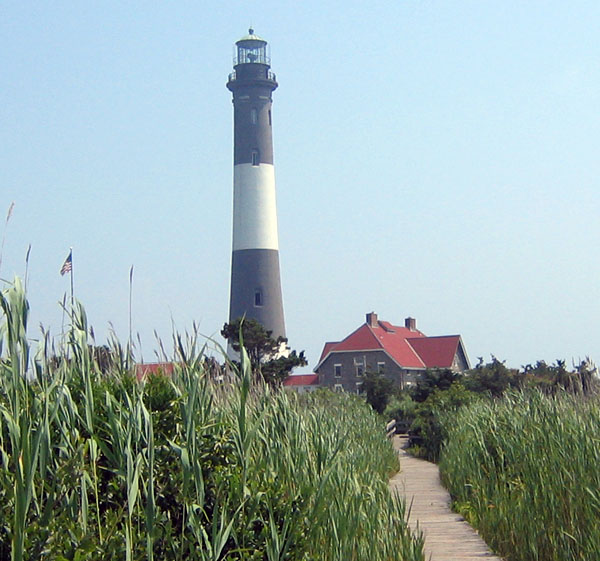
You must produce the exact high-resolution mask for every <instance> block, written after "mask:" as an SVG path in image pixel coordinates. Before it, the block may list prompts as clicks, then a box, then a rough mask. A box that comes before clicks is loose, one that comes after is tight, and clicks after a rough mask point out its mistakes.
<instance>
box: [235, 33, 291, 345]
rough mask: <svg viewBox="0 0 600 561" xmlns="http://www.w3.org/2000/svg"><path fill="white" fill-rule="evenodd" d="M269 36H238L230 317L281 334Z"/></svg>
mask: <svg viewBox="0 0 600 561" xmlns="http://www.w3.org/2000/svg"><path fill="white" fill-rule="evenodd" d="M270 62H271V61H270V58H269V56H268V51H267V42H266V41H265V40H264V39H261V38H260V37H259V36H257V35H255V34H254V30H253V29H249V30H248V35H246V36H245V37H242V38H241V39H240V40H239V41H237V42H236V56H235V59H234V71H233V72H232V73H231V74H230V75H229V80H228V82H227V88H228V89H229V90H231V92H232V93H233V112H234V113H233V114H234V117H233V121H234V141H233V144H234V148H233V164H234V167H233V253H232V259H231V295H230V302H229V322H230V323H231V322H233V321H235V320H236V319H238V318H240V317H242V316H246V317H248V318H253V319H255V320H257V321H258V322H259V323H260V324H262V325H263V327H265V329H267V330H269V331H272V336H273V338H275V339H276V338H277V337H279V336H282V337H285V323H284V319H283V300H282V296H281V279H280V276H279V241H278V236H277V208H276V206H277V205H276V201H275V168H274V166H273V132H272V130H273V129H272V117H271V104H272V93H273V91H274V90H275V88H277V81H276V80H275V74H273V73H272V72H271V65H270Z"/></svg>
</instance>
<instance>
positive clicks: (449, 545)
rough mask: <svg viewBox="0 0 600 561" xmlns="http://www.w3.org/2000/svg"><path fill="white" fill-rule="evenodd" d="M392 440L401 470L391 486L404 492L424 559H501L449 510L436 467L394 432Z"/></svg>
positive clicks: (412, 526)
mask: <svg viewBox="0 0 600 561" xmlns="http://www.w3.org/2000/svg"><path fill="white" fill-rule="evenodd" d="M393 442H394V448H395V449H396V450H397V451H398V454H399V456H400V472H399V473H397V474H396V475H395V476H394V477H392V479H390V488H391V489H392V490H397V491H398V492H399V493H400V495H402V496H404V498H405V500H406V508H407V517H408V523H409V526H410V527H411V528H412V529H413V530H417V531H421V532H423V536H424V537H425V559H427V560H428V561H429V560H431V561H470V560H477V559H486V560H487V561H501V559H500V558H499V557H496V556H495V555H493V554H492V553H491V551H490V550H489V548H488V547H487V545H486V544H485V542H484V541H483V540H482V539H481V538H480V537H479V534H477V532H476V531H475V530H474V529H473V528H472V527H471V526H469V524H467V522H465V519H464V518H463V517H462V516H460V515H459V514H456V513H455V512H452V511H451V510H450V495H449V494H448V491H446V489H444V487H442V484H441V483H440V475H439V470H438V467H437V466H436V465H435V464H432V463H430V462H426V461H425V460H419V459H417V458H413V457H412V456H411V455H410V454H408V453H407V452H406V451H405V450H404V444H405V443H406V438H402V437H399V436H395V437H394V441H393Z"/></svg>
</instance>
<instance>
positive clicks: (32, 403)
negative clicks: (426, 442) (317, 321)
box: [0, 280, 423, 561]
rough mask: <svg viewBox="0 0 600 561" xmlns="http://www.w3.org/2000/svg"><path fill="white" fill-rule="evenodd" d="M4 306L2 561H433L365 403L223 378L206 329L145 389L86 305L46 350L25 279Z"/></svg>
mask: <svg viewBox="0 0 600 561" xmlns="http://www.w3.org/2000/svg"><path fill="white" fill-rule="evenodd" d="M0 304H1V307H2V318H1V319H2V323H1V324H0V353H1V354H0V561H4V560H8V559H11V560H15V561H21V560H33V559H36V560H37V559H56V560H60V561H62V560H64V559H79V560H82V559H94V560H96V559H106V560H108V559H111V560H112V559H114V558H119V559H122V558H124V559H126V560H141V559H149V560H152V559H154V558H156V559H181V560H184V559H185V560H186V561H187V560H201V561H207V560H211V561H217V560H224V559H227V560H242V559H243V560H258V559H261V560H263V559H265V560H268V561H274V560H281V561H282V560H290V561H291V560H298V561H301V560H302V561H308V560H323V561H328V560H330V561H338V560H340V559H344V560H346V559H348V560H363V559H364V560H369V561H371V560H373V561H384V560H385V561H390V560H391V561H395V560H398V561H400V560H403V561H413V560H420V559H422V558H423V557H422V545H421V542H420V540H418V539H415V538H413V537H412V536H411V535H410V533H409V532H408V530H407V528H406V525H405V523H404V521H403V514H404V506H403V504H402V503H401V502H400V501H399V499H397V498H395V497H392V496H391V495H390V493H389V490H388V487H387V479H388V477H389V476H390V475H391V474H392V473H393V472H394V471H395V470H396V469H397V467H398V464H397V459H396V457H395V454H394V452H393V451H392V449H391V446H390V444H389V442H388V441H386V439H385V438H384V435H383V430H382V427H381V423H380V421H379V419H378V418H376V416H375V415H374V414H373V413H372V411H371V410H370V408H368V407H367V406H366V405H365V404H364V402H363V401H362V400H360V399H358V398H352V397H348V396H340V395H336V394H332V393H330V392H319V393H318V394H317V395H310V396H306V397H302V396H296V395H295V394H294V395H289V394H287V393H285V392H283V391H273V390H271V389H269V388H268V387H264V386H262V385H260V384H257V383H255V382H254V381H253V380H252V373H251V369H250V365H249V362H248V360H247V357H246V356H245V355H244V354H242V361H241V367H240V368H239V370H236V369H233V367H231V366H230V371H231V376H230V378H229V380H228V381H226V382H225V383H216V382H214V381H213V380H211V377H210V375H209V372H210V368H209V365H208V363H207V362H206V360H205V358H204V355H203V348H202V347H201V346H200V345H198V341H197V337H196V335H192V336H185V337H181V336H179V335H176V336H175V338H174V341H175V357H174V362H175V371H174V373H173V375H172V376H170V377H165V376H153V377H150V378H148V379H147V380H144V381H141V382H140V381H137V380H136V379H135V377H134V376H133V375H132V373H131V372H130V371H129V369H128V365H129V364H130V359H131V356H130V352H129V349H128V351H127V352H124V351H123V349H122V347H121V346H120V345H119V344H118V342H117V341H116V340H115V339H113V340H112V343H111V360H112V363H111V365H110V367H109V368H108V370H106V368H105V367H102V368H101V366H100V364H99V363H98V362H97V361H96V359H95V355H94V353H93V351H92V347H91V346H90V341H89V337H88V333H89V327H88V324H87V319H86V316H85V311H84V309H83V307H82V306H81V305H79V304H78V303H76V305H75V307H74V311H73V317H72V318H71V325H70V328H69V336H68V339H67V345H66V348H65V349H64V350H62V349H59V350H58V351H56V350H55V349H54V346H53V344H52V340H51V338H50V336H49V334H48V333H44V332H43V333H42V337H41V339H40V342H39V345H38V347H37V349H35V351H34V352H32V351H31V349H30V343H29V341H28V339H27V315H28V304H27V300H26V298H25V293H24V290H23V286H22V285H21V284H20V282H19V281H18V280H17V281H15V282H14V284H12V285H10V286H7V287H6V288H5V289H4V290H3V291H2V294H1V299H0Z"/></svg>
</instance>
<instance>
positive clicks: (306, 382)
mask: <svg viewBox="0 0 600 561" xmlns="http://www.w3.org/2000/svg"><path fill="white" fill-rule="evenodd" d="M318 383H319V375H318V374H292V375H291V376H288V377H287V378H286V379H285V380H284V381H283V385H284V386H316V385H318Z"/></svg>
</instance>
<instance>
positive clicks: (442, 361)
mask: <svg viewBox="0 0 600 561" xmlns="http://www.w3.org/2000/svg"><path fill="white" fill-rule="evenodd" d="M427 368H450V369H452V370H455V371H457V372H462V371H463V370H467V369H469V368H470V365H469V358H468V356H467V352H466V350H465V347H464V344H463V342H462V339H461V337H460V335H443V336H438V337H427V336H426V335H425V334H424V333H422V332H421V331H419V330H418V329H417V325H416V320H415V319H413V318H410V317H409V318H406V320H405V322H404V326H403V327H400V326H396V325H392V324H391V323H389V322H387V321H381V320H379V319H378V318H377V314H376V313H374V312H371V313H370V314H367V317H366V322H365V323H364V324H362V325H361V326H360V327H358V329H356V330H355V331H353V332H352V333H350V335H348V336H347V337H346V338H345V339H342V340H341V341H338V342H329V343H325V346H324V347H323V352H322V353H321V358H320V359H319V363H318V364H317V366H316V368H315V372H316V373H317V374H318V376H319V385H320V386H322V387H330V388H333V389H335V390H338V391H341V390H344V391H347V392H353V393H358V392H359V390H360V385H361V384H362V380H363V376H364V374H365V372H367V371H368V372H380V373H382V374H383V375H384V376H386V377H388V378H390V379H391V380H393V381H394V383H395V384H397V385H399V386H400V387H402V388H405V387H408V386H411V385H413V384H415V383H416V381H417V380H418V379H419V375H420V374H422V373H423V372H424V371H425V370H426V369H427Z"/></svg>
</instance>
